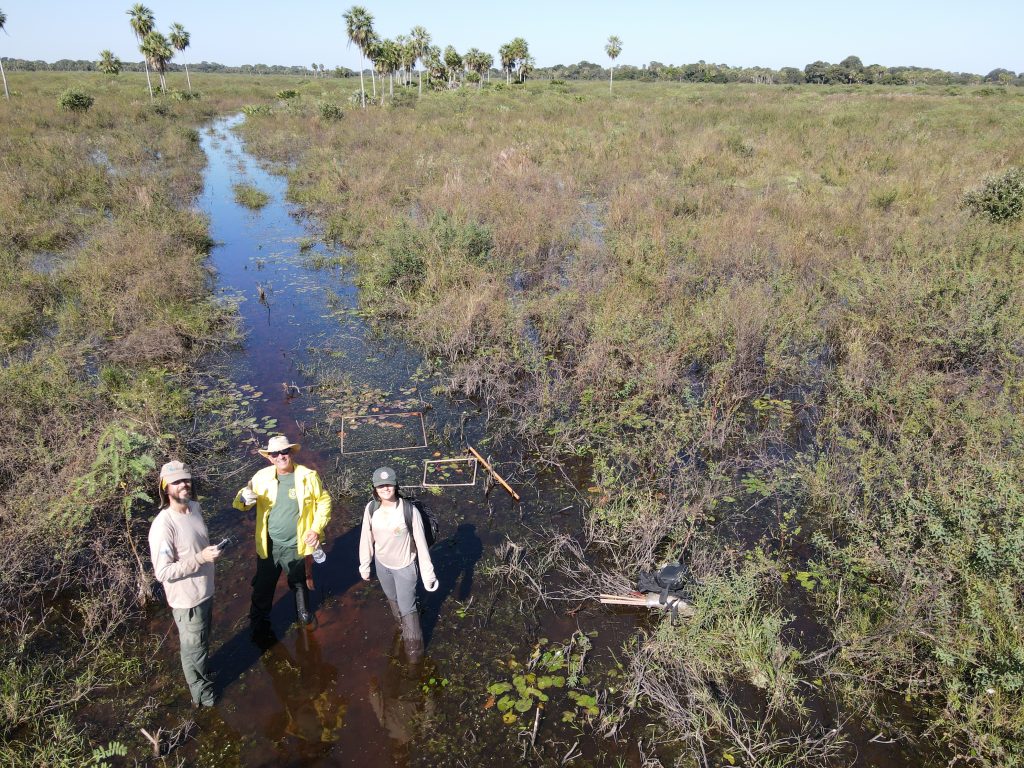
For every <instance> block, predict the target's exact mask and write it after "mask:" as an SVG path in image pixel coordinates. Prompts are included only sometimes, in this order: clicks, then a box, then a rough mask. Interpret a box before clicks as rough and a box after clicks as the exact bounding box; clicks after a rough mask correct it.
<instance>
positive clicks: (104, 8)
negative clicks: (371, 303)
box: [0, 0, 1024, 74]
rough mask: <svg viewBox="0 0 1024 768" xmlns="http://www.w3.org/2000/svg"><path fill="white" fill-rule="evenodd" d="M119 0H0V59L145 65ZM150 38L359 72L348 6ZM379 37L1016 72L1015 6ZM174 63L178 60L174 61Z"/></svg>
mask: <svg viewBox="0 0 1024 768" xmlns="http://www.w3.org/2000/svg"><path fill="white" fill-rule="evenodd" d="M132 4H133V3H132V2H129V0H116V1H112V0H92V2H82V0H63V1H60V2H58V1H57V0H0V10H2V11H3V12H4V13H6V14H7V24H6V29H5V32H6V34H3V33H0V56H8V57H12V58H21V59H42V60H45V61H55V60H57V59H63V58H66V59H93V60H94V59H97V58H98V56H99V52H100V51H101V50H103V49H104V48H109V49H110V50H111V51H113V52H114V54H115V55H117V56H118V57H119V58H121V59H122V60H125V61H141V59H142V57H141V55H140V54H139V53H138V47H137V44H136V41H135V38H134V36H133V34H132V31H131V28H130V27H129V24H128V15H127V10H128V8H129V7H131V5H132ZM145 4H146V5H147V6H148V7H149V8H151V9H152V10H153V12H154V15H155V17H156V26H157V29H159V30H161V31H163V32H164V33H165V34H166V32H167V29H168V27H170V25H171V24H172V23H174V22H178V23H181V24H183V25H184V26H185V28H186V29H187V30H188V31H189V32H190V33H191V35H192V44H191V46H190V47H189V48H188V49H187V50H186V51H185V54H184V56H185V59H186V60H187V61H188V62H190V63H191V62H199V61H216V62H219V63H221V64H227V65H239V64H284V65H296V64H298V65H303V66H309V65H310V64H312V63H314V62H316V63H317V64H326V65H327V67H328V68H333V67H335V66H338V65H340V66H345V67H349V68H350V69H358V68H359V66H360V60H359V51H358V50H357V49H356V48H355V47H354V46H349V45H348V40H347V38H346V36H345V24H344V20H343V19H342V13H344V12H345V11H346V10H347V9H348V8H349V7H350V6H351V3H350V2H341V3H339V2H328V1H327V0H292V1H291V2H281V0H277V1H276V2H268V1H267V0H245V1H244V2H243V0H173V1H172V0H147V1H146V2H145ZM361 4H362V5H363V6H364V7H365V8H366V9H367V10H369V11H370V13H371V14H373V17H374V28H375V29H376V30H377V32H378V34H380V35H382V36H384V37H394V36H396V35H399V34H407V33H408V32H409V30H410V29H411V28H412V27H413V26H415V25H417V24H419V25H422V26H424V27H426V29H427V31H428V32H430V34H431V36H432V38H433V43H434V44H435V45H440V46H441V47H442V48H444V46H446V45H454V46H455V48H456V49H457V50H458V51H459V52H465V51H466V49H468V48H471V47H476V48H480V49H481V50H484V51H488V52H490V53H492V54H494V56H495V59H497V58H498V56H497V54H498V47H499V46H500V45H502V44H503V43H506V42H508V41H509V40H511V39H512V38H514V37H523V38H525V39H526V41H527V43H529V46H530V53H531V54H533V57H534V59H535V60H536V62H537V65H538V66H540V67H547V66H551V65H554V64H572V63H576V62H578V61H580V60H583V59H586V60H587V61H592V62H596V63H599V64H601V65H605V66H606V65H607V63H608V57H607V56H606V55H605V53H604V46H605V43H606V41H607V39H608V36H609V35H617V36H618V37H619V38H621V40H622V43H623V47H622V53H621V54H620V56H619V58H618V59H617V60H616V62H615V63H616V64H632V65H635V66H642V65H644V64H647V63H649V62H651V61H659V62H661V63H663V64H685V63H690V62H696V61H699V60H704V61H706V62H709V63H717V64H729V65H731V66H766V67H771V68H773V69H779V68H781V67H784V66H794V67H798V68H801V69H802V68H803V67H804V65H806V64H808V63H810V62H813V61H818V60H822V61H828V62H833V63H834V62H839V61H841V60H842V59H844V58H846V57H847V56H850V55H854V56H859V57H860V58H861V60H862V61H863V62H864V64H882V65H884V66H902V65H913V66H920V67H931V68H936V69H944V70H947V71H952V72H974V73H977V74H986V73H988V72H990V71H991V70H993V69H996V68H1000V67H1001V68H1005V69H1009V70H1013V71H1014V72H1020V71H1022V70H1024V44H1022V42H1021V41H1022V39H1024V35H1022V30H1024V2H1022V0H974V2H972V3H967V2H964V1H963V0H958V2H955V3H954V2H946V1H945V0H928V1H925V0H902V2H899V1H898V0H897V1H894V0H858V2H855V3H846V2H832V3H828V2H823V1H822V0H815V1H814V2H811V1H810V0H775V2H753V1H752V0H732V1H731V2H718V3H716V2H711V1H709V0H678V1H677V2H670V1H669V0H645V1H644V2H639V3H637V4H636V5H634V4H633V3H632V2H629V1H628V0H626V1H625V2H624V1H623V0H616V1H615V2H612V1H611V0H588V1H586V2H583V1H580V0H543V1H541V0H517V2H513V3H505V4H499V3H494V2H486V3H469V2H460V3H452V2H446V1H445V0H434V2H424V0H420V2H412V1H411V0H388V1H387V2H373V1H368V2H363V3H361ZM174 61H175V62H177V63H181V58H180V56H179V57H177V58H175V60H174Z"/></svg>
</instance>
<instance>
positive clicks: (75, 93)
mask: <svg viewBox="0 0 1024 768" xmlns="http://www.w3.org/2000/svg"><path fill="white" fill-rule="evenodd" d="M94 101H95V99H94V98H93V97H92V96H90V95H89V94H88V93H85V92H84V91H79V90H77V89H75V88H68V89H67V90H66V91H64V92H63V93H62V94H61V95H60V99H59V103H60V108H61V109H63V110H64V111H65V112H88V111H89V109H90V108H91V107H92V105H93V102H94Z"/></svg>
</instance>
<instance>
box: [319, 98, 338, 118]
mask: <svg viewBox="0 0 1024 768" xmlns="http://www.w3.org/2000/svg"><path fill="white" fill-rule="evenodd" d="M317 109H318V110H319V111H320V119H321V120H341V118H343V117H344V116H345V113H344V112H343V111H342V109H341V107H339V106H338V105H337V104H331V103H330V102H328V101H322V102H320V104H318V105H317Z"/></svg>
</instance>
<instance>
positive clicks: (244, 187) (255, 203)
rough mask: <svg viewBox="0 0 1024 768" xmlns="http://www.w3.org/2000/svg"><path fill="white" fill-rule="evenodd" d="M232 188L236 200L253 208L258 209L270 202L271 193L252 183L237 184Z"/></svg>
mask: <svg viewBox="0 0 1024 768" xmlns="http://www.w3.org/2000/svg"><path fill="white" fill-rule="evenodd" d="M232 189H233V191H234V193H235V202H236V203H238V204H239V205H244V206H245V207H246V208H249V209H251V210H254V211H258V210H259V209H260V208H262V207H263V206H265V205H266V204H267V203H269V202H270V195H268V194H267V193H266V192H264V191H263V190H262V189H260V188H259V187H254V186H253V185H252V184H235V185H234V187H233V188H232Z"/></svg>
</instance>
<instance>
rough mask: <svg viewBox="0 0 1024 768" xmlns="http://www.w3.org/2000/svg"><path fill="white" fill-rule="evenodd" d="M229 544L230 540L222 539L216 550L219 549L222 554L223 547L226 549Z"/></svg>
mask: <svg viewBox="0 0 1024 768" xmlns="http://www.w3.org/2000/svg"><path fill="white" fill-rule="evenodd" d="M230 543H231V539H224V540H223V541H222V542H220V544H218V545H217V549H219V550H220V551H221V552H223V551H224V547H226V546H227V545H228V544H230Z"/></svg>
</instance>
